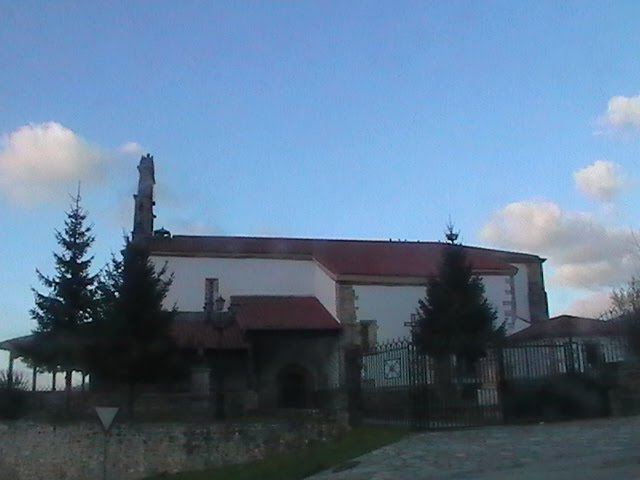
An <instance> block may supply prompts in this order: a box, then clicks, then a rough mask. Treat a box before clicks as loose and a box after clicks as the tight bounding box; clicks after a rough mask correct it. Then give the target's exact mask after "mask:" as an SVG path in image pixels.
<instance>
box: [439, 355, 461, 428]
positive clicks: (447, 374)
mask: <svg viewBox="0 0 640 480" xmlns="http://www.w3.org/2000/svg"><path fill="white" fill-rule="evenodd" d="M452 367H453V366H452V365H451V356H450V355H445V356H444V357H441V358H436V359H435V383H436V388H437V394H436V399H435V400H436V405H435V407H436V409H437V410H439V414H440V415H441V416H446V415H447V410H452V408H451V407H453V406H454V405H455V403H456V393H455V386H454V384H453V368H452Z"/></svg>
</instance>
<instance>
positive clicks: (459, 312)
mask: <svg viewBox="0 0 640 480" xmlns="http://www.w3.org/2000/svg"><path fill="white" fill-rule="evenodd" d="M446 236H447V244H446V245H445V248H444V254H443V258H442V263H441V265H440V268H439V271H438V275H437V276H436V277H433V278H431V279H429V282H428V284H427V293H426V297H425V299H424V300H420V302H419V306H418V310H417V318H418V321H417V326H416V327H415V329H414V332H413V335H414V340H415V341H416V343H417V344H418V346H419V348H420V350H421V351H422V352H423V353H426V354H428V355H429V356H431V357H433V358H435V359H437V360H445V359H446V360H447V361H448V359H450V358H451V357H452V356H455V358H456V359H457V360H458V363H459V364H464V365H467V366H472V365H473V364H475V362H476V361H477V360H478V359H479V358H481V357H483V356H484V355H485V353H486V347H487V344H488V343H490V342H491V341H492V340H495V339H496V338H497V337H498V336H499V335H500V334H501V331H502V329H501V328H496V327H495V321H496V312H495V310H494V308H493V307H492V306H491V305H490V304H489V302H488V301H487V299H486V297H485V295H484V285H483V283H482V279H481V278H480V277H478V276H477V275H475V274H474V273H473V271H472V269H471V265H470V263H469V261H468V259H467V255H466V252H465V250H464V247H463V246H462V245H461V244H459V243H457V239H458V233H457V232H455V231H454V229H453V226H452V225H451V224H450V225H448V230H447V235H446ZM447 363H448V362H447Z"/></svg>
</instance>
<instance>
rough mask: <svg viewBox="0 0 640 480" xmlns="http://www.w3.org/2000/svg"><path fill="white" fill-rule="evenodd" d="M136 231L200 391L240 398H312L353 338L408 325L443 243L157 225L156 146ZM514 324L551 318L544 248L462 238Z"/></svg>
mask: <svg viewBox="0 0 640 480" xmlns="http://www.w3.org/2000/svg"><path fill="white" fill-rule="evenodd" d="M138 170H139V184H138V192H137V194H136V195H135V213H134V228H133V239H134V241H136V242H144V243H145V244H146V245H147V247H148V248H149V251H150V255H151V259H152V261H153V262H154V263H155V264H156V265H157V266H159V267H160V266H162V265H166V266H167V271H168V272H169V273H171V274H173V284H172V285H171V289H170V291H169V294H168V296H167V298H166V306H167V307H168V308H171V307H173V306H174V305H175V306H176V308H177V310H178V314H177V319H176V322H175V325H174V332H173V333H174V336H175V338H176V341H177V342H178V344H179V346H181V347H182V348H184V349H188V350H189V351H191V352H196V353H197V358H199V361H198V362H196V365H195V366H194V370H193V373H192V376H191V387H190V388H191V389H192V391H194V392H201V393H208V392H214V391H218V390H221V389H222V390H224V391H225V392H227V393H226V395H227V398H226V399H225V401H226V402H228V403H231V404H233V403H234V402H235V403H237V405H238V408H245V409H246V408H247V406H248V405H249V406H250V407H252V408H255V407H265V408H271V407H310V406H314V404H315V403H317V402H318V401H319V400H318V399H319V398H320V397H321V396H322V395H323V393H324V392H330V391H334V390H335V389H336V388H338V387H339V386H340V385H341V384H342V383H343V378H344V366H343V365H342V359H343V353H344V349H345V347H346V346H348V345H353V344H356V345H359V346H360V348H362V349H367V348H371V346H373V345H375V344H376V343H377V342H379V341H384V340H388V339H391V338H395V337H403V336H407V335H409V330H410V327H409V325H410V324H411V321H412V316H413V315H415V312H416V308H417V306H418V301H419V300H420V299H423V298H424V296H425V292H426V290H425V287H426V283H427V279H428V278H429V277H430V276H433V275H436V274H437V270H438V267H439V264H440V262H441V258H442V253H443V251H444V249H445V244H443V243H440V242H409V241H379V240H328V239H303V238H271V237H233V236H193V235H179V234H173V233H171V232H168V231H166V230H164V229H160V230H155V229H154V218H155V217H154V213H153V207H154V204H155V203H154V196H153V188H154V184H155V167H154V161H153V157H152V156H150V155H147V156H145V157H143V158H142V159H141V161H140V164H139V166H138ZM464 248H465V249H466V251H467V255H468V258H469V260H470V262H471V265H472V268H473V271H474V272H475V273H476V274H477V275H479V276H480V277H481V278H482V281H483V283H484V286H485V292H486V296H487V299H488V300H489V301H490V303H491V304H492V305H493V307H494V308H495V309H496V312H497V314H498V321H499V322H500V323H501V324H502V323H504V325H505V326H506V330H507V334H511V333H515V332H517V331H519V330H521V329H523V328H525V327H528V326H530V325H532V324H535V323H537V322H542V321H545V320H548V308H547V300H546V292H545V287H544V278H543V270H542V264H543V262H544V259H543V258H540V257H539V256H536V255H531V254H525V253H516V252H508V251H500V250H492V249H486V248H479V247H468V246H465V247H464Z"/></svg>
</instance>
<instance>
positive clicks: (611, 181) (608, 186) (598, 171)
mask: <svg viewBox="0 0 640 480" xmlns="http://www.w3.org/2000/svg"><path fill="white" fill-rule="evenodd" d="M573 178H574V180H575V182H576V187H577V188H578V190H580V191H581V192H582V193H583V194H585V195H586V196H587V197H590V198H593V199H595V200H599V201H603V202H606V201H611V200H613V198H614V197H615V196H616V195H618V194H619V193H620V191H622V189H623V188H624V187H625V185H626V179H625V176H624V173H623V172H622V167H621V166H620V165H619V164H617V163H615V162H612V161H609V160H597V161H595V162H594V163H592V164H591V165H589V166H588V167H585V168H583V169H582V170H578V171H577V172H574V173H573Z"/></svg>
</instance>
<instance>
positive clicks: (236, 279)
mask: <svg viewBox="0 0 640 480" xmlns="http://www.w3.org/2000/svg"><path fill="white" fill-rule="evenodd" d="M151 258H152V261H153V262H155V264H156V265H158V266H161V265H164V263H165V262H167V270H168V272H172V273H173V274H174V279H173V284H172V285H171V290H170V291H169V294H168V295H167V298H166V300H165V304H166V306H167V307H171V306H173V305H174V303H175V304H176V305H177V308H178V310H183V311H198V310H202V308H203V305H204V288H205V279H206V278H217V279H218V280H219V292H220V295H222V296H223V297H224V298H225V299H227V300H229V298H230V297H231V296H232V295H315V284H316V281H315V278H316V277H315V272H316V268H317V267H316V265H315V264H314V263H313V262H312V261H304V260H280V259H277V260H272V259H262V258H200V257H151ZM334 310H335V294H334Z"/></svg>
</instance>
